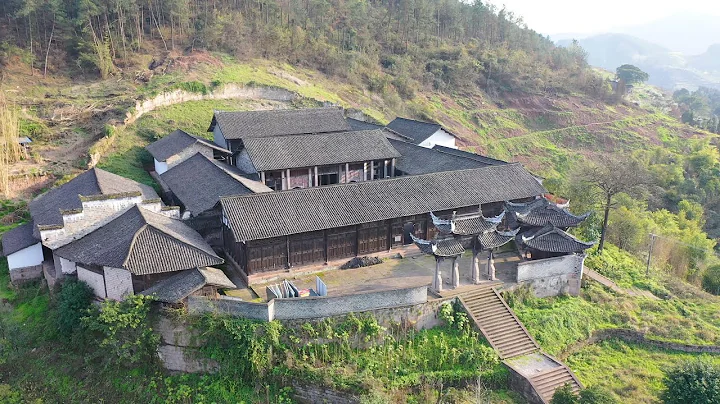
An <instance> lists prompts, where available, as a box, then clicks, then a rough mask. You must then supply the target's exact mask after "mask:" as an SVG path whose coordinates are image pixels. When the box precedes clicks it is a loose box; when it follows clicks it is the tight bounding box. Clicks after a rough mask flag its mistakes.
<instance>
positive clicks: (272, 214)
mask: <svg viewBox="0 0 720 404" xmlns="http://www.w3.org/2000/svg"><path fill="white" fill-rule="evenodd" d="M544 192H545V189H544V188H543V187H542V186H541V185H540V184H539V183H538V182H537V181H536V180H535V178H534V177H533V176H532V175H530V173H528V172H527V171H526V170H525V169H524V168H523V167H522V166H521V165H520V164H508V165H503V166H487V167H483V168H476V169H472V170H461V171H448V172H442V173H433V174H425V175H415V176H405V177H397V178H390V179H385V180H375V181H364V182H357V183H350V184H339V185H331V186H326V187H315V188H306V189H297V190H289V191H280V192H267V193H262V194H254V195H244V196H237V197H226V198H220V203H221V205H222V208H223V211H224V214H225V216H226V217H227V218H228V220H229V226H230V228H231V229H232V231H233V233H234V235H235V238H236V239H237V240H258V239H264V238H270V237H277V236H284V235H289V234H296V233H303V232H309V231H315V230H323V229H330V228H336V227H342V226H349V225H354V224H360V223H369V222H374V221H377V220H387V219H392V218H398V217H403V216H410V215H418V214H427V213H428V212H432V211H438V210H446V209H457V208H461V207H467V206H474V205H480V204H484V203H490V202H499V201H505V200H515V199H522V198H528V197H532V196H536V195H540V194H542V193H544Z"/></svg>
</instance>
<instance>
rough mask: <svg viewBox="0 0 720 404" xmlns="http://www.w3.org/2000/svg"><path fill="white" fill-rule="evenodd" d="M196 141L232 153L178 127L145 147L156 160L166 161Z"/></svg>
mask: <svg viewBox="0 0 720 404" xmlns="http://www.w3.org/2000/svg"><path fill="white" fill-rule="evenodd" d="M196 143H200V144H201V145H203V146H206V147H209V148H211V149H215V150H221V151H226V152H227V153H230V151H228V150H225V149H223V148H222V147H220V146H218V145H216V144H214V143H212V142H210V141H209V140H205V139H202V138H199V137H197V136H193V135H191V134H189V133H187V132H185V131H182V130H180V129H177V130H175V131H173V132H172V133H170V134H169V135H167V136H165V137H163V138H161V139H159V140H156V141H154V142H152V143H150V144H149V145H147V146H146V147H145V148H146V149H147V151H149V152H150V154H152V156H153V157H154V158H155V160H157V161H166V160H167V159H169V158H170V157H172V156H174V155H176V154H178V153H180V152H181V151H183V150H185V149H187V148H188V147H190V146H192V145H194V144H196Z"/></svg>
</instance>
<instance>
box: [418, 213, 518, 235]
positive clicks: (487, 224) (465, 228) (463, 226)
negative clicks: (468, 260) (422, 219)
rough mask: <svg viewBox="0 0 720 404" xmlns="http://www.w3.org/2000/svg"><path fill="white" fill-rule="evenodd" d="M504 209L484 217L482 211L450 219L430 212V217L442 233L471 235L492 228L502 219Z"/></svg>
mask: <svg viewBox="0 0 720 404" xmlns="http://www.w3.org/2000/svg"><path fill="white" fill-rule="evenodd" d="M504 216H505V211H503V212H502V213H500V214H499V215H498V216H495V217H491V218H486V217H485V216H483V215H482V213H478V214H473V215H464V216H457V217H453V218H451V219H441V218H439V217H437V216H435V214H433V213H432V212H430V217H431V218H432V221H433V224H434V225H435V227H437V229H438V230H440V232H441V233H443V234H455V235H458V236H471V235H475V234H480V233H484V232H486V231H488V230H493V229H495V228H496V227H497V225H498V224H500V222H501V221H502V220H503V217H504Z"/></svg>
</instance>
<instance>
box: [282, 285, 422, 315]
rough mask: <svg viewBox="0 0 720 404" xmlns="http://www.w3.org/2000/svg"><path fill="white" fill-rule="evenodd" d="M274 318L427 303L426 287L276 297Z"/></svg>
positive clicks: (345, 312)
mask: <svg viewBox="0 0 720 404" xmlns="http://www.w3.org/2000/svg"><path fill="white" fill-rule="evenodd" d="M274 301H275V313H274V316H273V318H275V319H278V320H292V319H306V318H322V317H331V316H337V315H341V314H347V313H354V312H361V311H368V310H374V309H379V308H384V307H398V306H412V305H416V304H421V303H425V302H427V287H426V286H421V287H416V288H407V289H394V290H382V291H377V292H370V293H361V294H355V295H345V296H323V297H304V298H295V299H275V300H274Z"/></svg>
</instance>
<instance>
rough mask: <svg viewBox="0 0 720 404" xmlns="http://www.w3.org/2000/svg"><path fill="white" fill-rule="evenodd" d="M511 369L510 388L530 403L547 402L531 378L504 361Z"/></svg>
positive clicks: (539, 403)
mask: <svg viewBox="0 0 720 404" xmlns="http://www.w3.org/2000/svg"><path fill="white" fill-rule="evenodd" d="M504 364H505V366H506V367H507V368H508V369H509V370H510V380H509V383H508V384H509V386H508V387H510V390H512V391H514V392H516V393H518V394H520V395H521V396H522V397H523V398H524V399H525V400H526V402H527V403H529V404H545V402H544V401H543V399H542V398H541V397H540V396H539V395H538V394H537V392H536V391H535V388H534V387H533V385H532V383H531V382H530V380H528V379H527V378H525V377H524V376H523V375H521V374H520V373H519V372H518V371H516V370H515V369H513V368H512V366H510V365H508V364H507V363H504Z"/></svg>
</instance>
